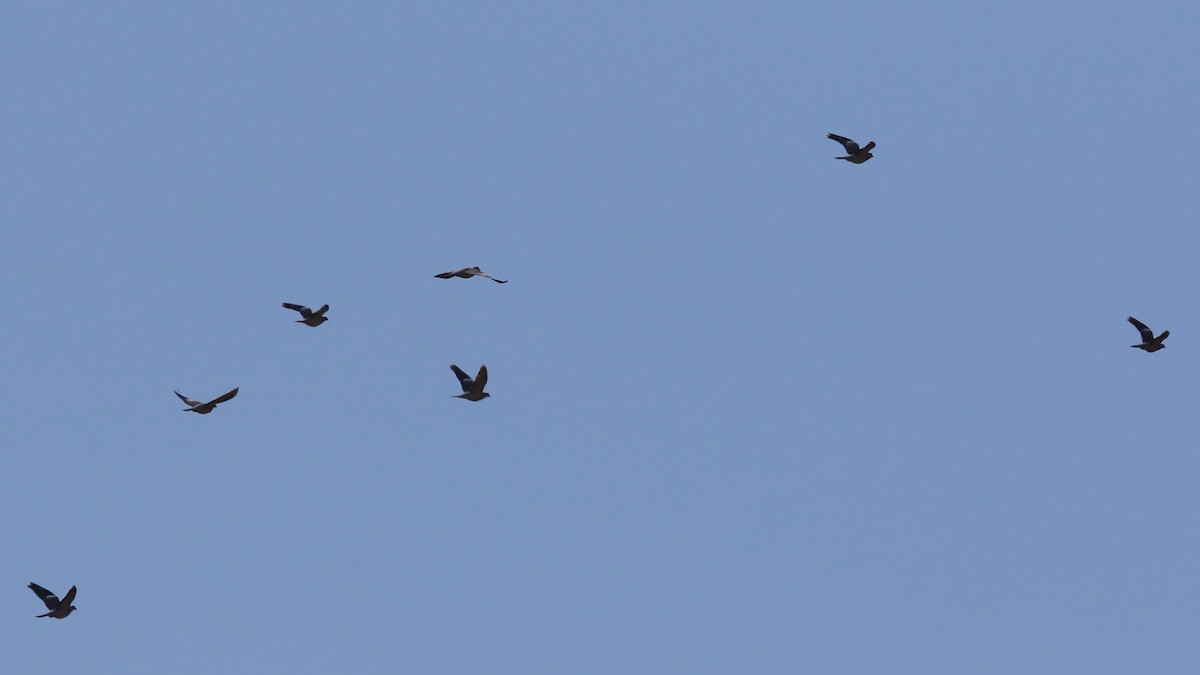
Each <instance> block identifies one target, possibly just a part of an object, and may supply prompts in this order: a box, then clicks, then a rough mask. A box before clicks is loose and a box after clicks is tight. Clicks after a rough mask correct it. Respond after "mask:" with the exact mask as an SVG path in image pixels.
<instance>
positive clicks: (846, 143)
mask: <svg viewBox="0 0 1200 675" xmlns="http://www.w3.org/2000/svg"><path fill="white" fill-rule="evenodd" d="M825 138H829V139H831V140H835V141H837V142H838V143H841V144H842V147H844V148H846V156H845V157H837V158H836V159H844V160H846V161H847V162H850V163H852V164H862V163H863V162H865V161H867V160H868V159H871V158H872V157H874V156H875V155H872V154H871V150H873V149H874V148H875V141H871V142H870V143H867V145H866V147H862V148H860V147H858V143H855V142H854V141H852V140H850V139H849V138H846V137H845V136H838V135H837V134H829V135H828V136H826V137H825Z"/></svg>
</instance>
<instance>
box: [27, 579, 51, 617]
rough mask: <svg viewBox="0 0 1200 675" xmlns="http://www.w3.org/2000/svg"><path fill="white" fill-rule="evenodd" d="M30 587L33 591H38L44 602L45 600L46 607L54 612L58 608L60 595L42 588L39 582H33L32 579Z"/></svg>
mask: <svg viewBox="0 0 1200 675" xmlns="http://www.w3.org/2000/svg"><path fill="white" fill-rule="evenodd" d="M29 589H30V590H31V591H33V592H34V593H36V594H37V596H38V597H39V598H41V599H42V602H44V603H45V604H46V609H48V610H50V611H51V612H53V611H54V610H55V609H57V608H58V596H57V595H55V594H53V593H51V592H50V591H48V590H46V589H44V588H42V587H41V586H38V585H37V584H35V583H33V582H32V581H31V582H29Z"/></svg>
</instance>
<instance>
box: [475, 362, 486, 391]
mask: <svg viewBox="0 0 1200 675" xmlns="http://www.w3.org/2000/svg"><path fill="white" fill-rule="evenodd" d="M486 386H487V366H479V374H478V375H476V376H475V391H477V392H479V393H481V394H482V393H483V388H484V387H486Z"/></svg>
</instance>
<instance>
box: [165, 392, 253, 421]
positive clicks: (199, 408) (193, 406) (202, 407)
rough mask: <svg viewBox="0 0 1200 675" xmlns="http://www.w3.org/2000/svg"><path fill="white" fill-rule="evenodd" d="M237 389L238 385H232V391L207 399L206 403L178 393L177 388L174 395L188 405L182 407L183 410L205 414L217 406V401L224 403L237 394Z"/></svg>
mask: <svg viewBox="0 0 1200 675" xmlns="http://www.w3.org/2000/svg"><path fill="white" fill-rule="evenodd" d="M238 389H239V388H238V387H234V388H233V391H230V392H226V393H224V394H222V395H220V396H218V397H217V398H214V399H213V400H211V401H209V402H208V403H201V402H200V401H195V400H192V399H190V398H188V397H186V396H184V395H183V394H181V393H179V391H178V390H176V391H175V395H176V396H178V397H179V398H180V400H182V401H183V402H184V403H186V404H188V406H190V407H188V408H184V409H183V411H184V412H194V413H199V414H201V415H207V414H208V413H210V412H212V411H213V409H214V408H216V407H217V404H218V403H224V402H225V401H228V400H229V399H231V398H233V397H234V396H237V393H238Z"/></svg>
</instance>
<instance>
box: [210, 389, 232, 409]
mask: <svg viewBox="0 0 1200 675" xmlns="http://www.w3.org/2000/svg"><path fill="white" fill-rule="evenodd" d="M237 393H238V387H234V388H233V391H230V392H226V393H224V394H221V395H220V396H219V397H217V398H214V399H213V400H211V401H209V402H208V405H216V404H218V403H224V402H225V401H228V400H229V399H231V398H233V397H234V396H237Z"/></svg>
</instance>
